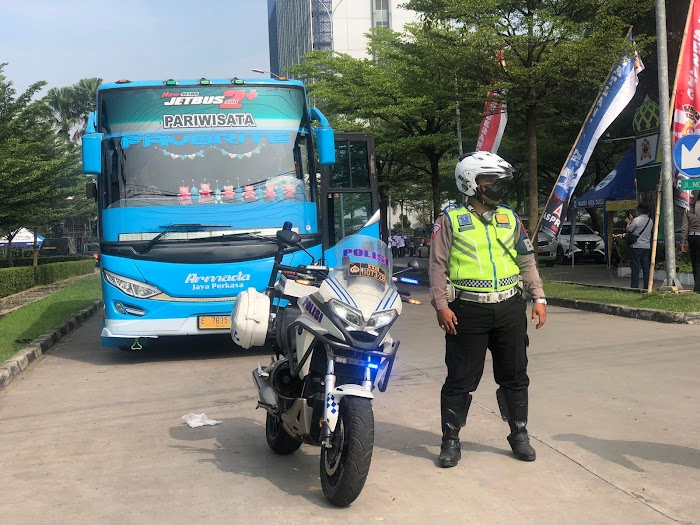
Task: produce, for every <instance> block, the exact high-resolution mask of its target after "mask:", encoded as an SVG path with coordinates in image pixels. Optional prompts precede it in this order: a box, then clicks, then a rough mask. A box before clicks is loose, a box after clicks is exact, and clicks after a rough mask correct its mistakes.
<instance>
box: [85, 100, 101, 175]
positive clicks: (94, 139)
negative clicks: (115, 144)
mask: <svg viewBox="0 0 700 525" xmlns="http://www.w3.org/2000/svg"><path fill="white" fill-rule="evenodd" d="M96 119H97V113H96V112H94V111H93V112H91V113H90V114H89V115H88V122H87V126H86V128H85V135H83V139H82V142H83V173H85V174H86V175H100V174H101V173H102V133H97V132H96V131H95V129H96V128H95V122H96Z"/></svg>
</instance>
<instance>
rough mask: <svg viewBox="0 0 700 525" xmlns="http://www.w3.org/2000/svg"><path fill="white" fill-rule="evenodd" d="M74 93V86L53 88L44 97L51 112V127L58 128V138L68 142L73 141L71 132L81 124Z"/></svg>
mask: <svg viewBox="0 0 700 525" xmlns="http://www.w3.org/2000/svg"><path fill="white" fill-rule="evenodd" d="M73 92H74V88H73V87H72V86H67V87H61V88H51V89H49V91H48V93H46V97H44V102H45V103H46V105H47V106H48V108H49V110H50V111H51V114H50V117H49V120H50V122H51V125H52V126H53V127H54V128H56V132H57V134H58V136H59V137H61V138H62V139H63V140H65V141H66V142H70V141H71V139H72V133H71V130H72V129H73V127H74V126H75V125H76V124H78V122H79V120H78V116H77V112H76V104H75V97H74V96H73Z"/></svg>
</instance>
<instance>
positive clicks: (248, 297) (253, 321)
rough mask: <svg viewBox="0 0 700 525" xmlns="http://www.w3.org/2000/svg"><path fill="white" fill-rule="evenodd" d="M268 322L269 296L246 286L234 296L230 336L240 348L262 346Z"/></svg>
mask: <svg viewBox="0 0 700 525" xmlns="http://www.w3.org/2000/svg"><path fill="white" fill-rule="evenodd" d="M269 322H270V298H269V297H268V296H267V295H265V294H262V293H260V292H258V291H257V290H256V289H255V288H248V289H247V290H246V291H244V292H241V293H240V294H238V297H236V304H235V305H234V307H233V311H232V312H231V338H232V339H233V342H234V343H236V344H237V345H238V346H240V347H241V348H245V349H248V348H252V347H254V346H262V345H264V344H265V340H266V338H267V327H268V324H269Z"/></svg>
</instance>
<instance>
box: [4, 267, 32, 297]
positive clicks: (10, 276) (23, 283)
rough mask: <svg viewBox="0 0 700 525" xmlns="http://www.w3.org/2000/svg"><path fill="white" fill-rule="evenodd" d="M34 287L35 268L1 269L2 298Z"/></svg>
mask: <svg viewBox="0 0 700 525" xmlns="http://www.w3.org/2000/svg"><path fill="white" fill-rule="evenodd" d="M32 286H34V268H32V267H31V266H30V267H26V266H24V267H20V268H0V297H7V296H8V295H12V294H14V293H17V292H21V291H22V290H26V289H27V288H31V287H32Z"/></svg>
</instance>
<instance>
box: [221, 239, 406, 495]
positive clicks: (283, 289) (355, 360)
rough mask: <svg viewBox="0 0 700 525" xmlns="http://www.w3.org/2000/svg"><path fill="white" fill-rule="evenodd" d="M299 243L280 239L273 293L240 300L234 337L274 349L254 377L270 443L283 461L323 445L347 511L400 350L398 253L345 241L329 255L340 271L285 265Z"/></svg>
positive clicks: (327, 469)
mask: <svg viewBox="0 0 700 525" xmlns="http://www.w3.org/2000/svg"><path fill="white" fill-rule="evenodd" d="M299 241H300V237H299V234H297V233H295V232H292V231H289V230H280V231H278V232H277V243H278V252H277V254H276V255H275V262H274V266H273V269H272V274H271V276H270V281H269V286H268V289H267V291H266V292H265V293H260V292H258V291H256V290H255V289H254V288H250V289H248V290H246V291H244V292H242V293H241V294H239V296H238V298H237V299H236V304H235V306H234V309H233V312H232V314H231V335H232V338H233V340H234V342H236V343H237V344H238V345H239V346H242V347H243V348H250V347H253V346H262V345H264V344H265V342H266V341H271V342H272V348H273V350H274V353H275V355H274V357H273V358H272V362H271V363H270V365H268V366H266V367H263V366H261V365H260V364H259V365H258V367H257V368H256V369H255V370H253V380H254V382H255V385H256V387H257V389H258V392H259V398H260V399H259V401H258V405H257V408H259V407H262V408H264V409H265V410H266V411H267V420H266V425H265V437H266V439H267V444H268V445H269V447H270V448H271V449H272V450H273V451H274V452H276V453H277V454H281V455H287V454H292V453H293V452H295V451H296V450H297V449H298V448H299V447H300V446H301V444H302V443H307V444H311V445H317V446H319V445H320V447H321V454H320V474H321V476H320V477H321V487H322V489H323V493H324V495H325V497H326V498H327V499H328V501H330V502H331V503H332V504H333V505H336V506H339V507H344V506H347V505H349V504H350V503H352V502H353V501H354V500H355V499H356V498H357V497H358V496H359V495H360V492H361V491H362V488H363V486H364V484H365V481H366V479H367V474H368V473H369V467H370V462H371V459H372V449H373V445H374V414H373V411H372V399H373V398H374V393H373V391H374V389H375V387H376V388H377V389H378V390H379V391H380V392H384V391H385V390H386V388H387V386H388V383H389V377H390V375H391V371H392V367H393V364H394V359H395V358H396V353H397V351H398V348H399V341H395V340H393V339H392V337H391V335H390V334H389V330H390V328H391V326H392V325H393V323H394V322H395V321H396V319H397V318H398V317H399V315H400V314H401V309H402V300H401V298H400V296H399V293H398V291H397V289H396V287H395V285H394V283H393V280H392V257H391V250H390V248H389V247H388V246H387V245H386V244H385V243H384V242H382V241H381V240H379V239H376V238H373V237H367V236H363V235H351V236H349V237H346V238H344V239H343V240H342V241H340V242H339V243H338V244H337V245H336V246H335V247H334V248H333V250H332V253H331V254H329V255H328V256H327V260H328V261H329V262H333V261H335V263H334V264H335V267H328V266H322V265H317V264H311V265H300V266H286V265H283V264H282V263H281V261H282V256H283V253H284V250H285V248H286V247H288V246H297V247H300V248H301V249H303V247H302V246H301V244H300V243H299ZM307 253H308V252H307ZM309 255H310V254H309ZM312 260H313V257H312ZM416 268H417V263H415V262H413V263H412V264H409V268H408V269H416ZM397 273H399V272H397ZM278 274H279V279H277V277H278Z"/></svg>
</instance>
